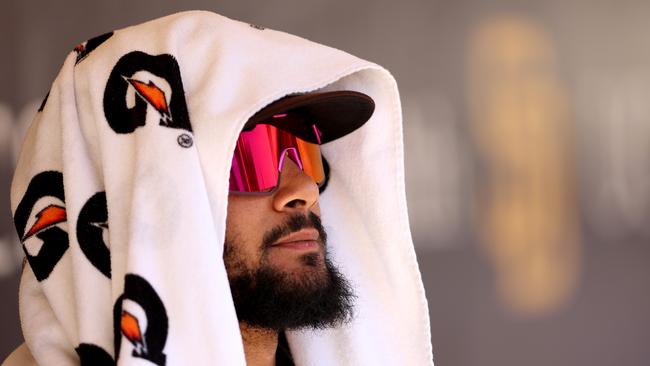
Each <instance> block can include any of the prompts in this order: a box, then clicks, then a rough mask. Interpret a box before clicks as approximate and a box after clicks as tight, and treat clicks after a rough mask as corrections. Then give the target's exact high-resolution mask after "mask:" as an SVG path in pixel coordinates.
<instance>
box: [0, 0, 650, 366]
mask: <svg viewBox="0 0 650 366" xmlns="http://www.w3.org/2000/svg"><path fill="white" fill-rule="evenodd" d="M189 9H205V10H212V11H215V12H217V13H220V14H222V15H225V16H228V17H230V18H234V19H238V20H242V21H246V22H249V23H254V24H257V25H261V26H264V27H267V28H272V29H276V30H282V31H286V32H289V33H293V34H296V35H299V36H302V37H304V38H308V39H311V40H313V41H316V42H319V43H323V44H326V45H330V46H333V47H336V48H339V49H342V50H345V51H347V52H350V53H352V54H354V55H357V56H359V57H362V58H365V59H368V60H371V61H374V62H376V63H379V64H381V65H382V66H384V67H386V68H388V69H389V70H390V71H391V72H392V73H393V75H394V76H395V77H396V79H397V81H398V84H399V86H400V92H401V96H402V106H403V111H404V133H405V150H406V151H405V153H406V175H407V195H408V200H409V211H410V218H411V225H412V231H413V237H414V241H415V245H416V250H417V254H418V259H419V263H420V269H421V272H422V276H423V281H424V285H425V287H426V291H427V297H428V300H429V309H430V315H431V331H432V342H433V350H434V354H435V362H436V365H437V366H443V365H445V366H446V365H466V366H472V365H477V366H478V365H481V366H491V365H494V366H497V365H498V366H503V365H528V366H535V365H540V366H541V365H555V366H561V365H590V366H599V365H647V364H648V362H649V361H648V360H650V344H649V343H650V312H649V310H650V265H648V264H649V263H650V221H649V219H650V23H649V22H648V21H647V20H648V19H649V18H650V3H649V2H647V1H633V0H618V1H614V0H595V1H594V0H589V1H587V0H562V1H560V0H544V1H542V0H536V1H535V0H530V1H511V0H502V1H497V0H438V1H422V0H402V1H399V2H397V1H389V0H357V1H351V2H344V1H327V0H308V1H304V0H303V1H298V0H282V1H280V0H278V1H266V2H252V1H242V0H239V1H200V0H186V1H183V2H178V1H173V0H166V1H153V0H152V1H141V0H128V1H127V0H114V1H110V2H109V1H104V2H90V1H82V0H59V1H56V2H49V1H33V0H27V1H25V0H0V30H1V31H0V49H2V50H3V52H2V57H0V174H1V175H0V299H1V300H0V324H3V331H2V332H1V334H0V359H4V358H5V357H6V355H8V354H9V353H10V351H11V350H12V349H13V348H15V347H16V346H17V345H18V344H19V343H21V342H22V336H21V334H20V325H19V320H18V310H17V307H18V304H17V291H18V271H19V269H20V263H21V259H22V256H23V254H22V249H21V246H20V244H19V242H18V239H17V237H16V234H15V232H14V230H13V226H12V221H11V212H10V209H9V198H8V197H9V184H10V180H11V175H12V172H13V166H14V161H15V159H16V153H17V149H18V146H19V144H20V141H21V138H22V135H23V133H24V131H25V128H26V126H27V125H28V124H29V122H30V121H31V118H32V117H33V115H34V114H35V112H36V110H37V108H38V106H39V104H40V102H41V100H42V99H43V97H44V96H45V94H46V93H47V91H48V89H49V87H50V84H51V82H52V80H53V79H54V77H55V75H56V73H57V72H58V70H59V68H60V66H61V64H62V62H63V59H64V58H65V55H66V54H67V53H68V52H69V50H71V49H72V48H73V47H74V46H75V45H76V44H78V43H80V42H82V41H84V40H86V39H88V38H91V37H93V36H96V35H99V34H102V33H105V32H107V31H110V30H113V29H118V28H121V27H124V26H127V25H131V24H135V23H139V22H142V21H145V20H149V19H152V18H156V17H159V16H163V15H166V14H169V13H172V12H175V11H180V10H189Z"/></svg>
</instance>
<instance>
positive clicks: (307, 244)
mask: <svg viewBox="0 0 650 366" xmlns="http://www.w3.org/2000/svg"><path fill="white" fill-rule="evenodd" d="M273 247H274V248H286V249H294V250H311V249H318V248H319V245H318V242H317V241H315V240H304V241H291V242H288V243H279V244H276V245H274V246H273Z"/></svg>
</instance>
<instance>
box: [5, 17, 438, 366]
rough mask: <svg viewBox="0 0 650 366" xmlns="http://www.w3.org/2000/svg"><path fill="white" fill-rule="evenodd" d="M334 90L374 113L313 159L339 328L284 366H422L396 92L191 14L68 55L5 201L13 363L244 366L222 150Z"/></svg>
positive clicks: (419, 292) (314, 55) (368, 74)
mask: <svg viewBox="0 0 650 366" xmlns="http://www.w3.org/2000/svg"><path fill="white" fill-rule="evenodd" d="M332 90H352V91H359V92H362V93H365V94H367V95H369V96H371V97H372V99H374V101H375V104H376V108H375V112H374V114H373V116H372V118H371V119H370V120H369V121H368V122H367V123H366V124H365V125H363V127H361V128H359V129H358V130H356V131H354V132H353V133H351V134H349V135H347V136H344V137H342V138H340V139H337V140H335V141H332V142H328V143H326V144H324V145H323V146H322V151H323V155H324V156H325V157H326V158H327V160H328V162H329V165H330V177H329V181H328V186H327V189H326V190H325V191H324V192H323V193H322V194H321V197H320V206H321V212H322V222H323V225H324V226H325V228H326V229H327V231H328V238H329V240H328V243H329V244H328V245H329V251H330V253H331V256H332V259H333V261H334V262H335V263H336V264H337V266H338V268H339V270H340V271H341V272H342V273H343V274H344V275H345V276H346V277H347V278H348V280H349V281H350V283H351V284H352V286H353V288H354V291H355V294H356V296H357V298H356V301H355V316H354V318H353V320H352V321H351V322H350V323H348V324H345V325H342V326H340V327H335V328H329V329H325V330H297V331H288V332H287V340H288V344H289V346H290V350H291V354H292V355H293V358H294V361H295V363H296V365H432V364H433V362H432V350H431V344H430V331H429V319H428V308H427V303H426V298H425V296H424V290H423V286H422V281H421V278H420V272H419V270H418V265H417V262H416V257H415V252H414V249H413V244H412V240H411V236H410V231H409V226H408V217H407V210H406V199H405V191H404V168H403V148H402V130H401V127H402V126H401V110H400V101H399V95H398V91H397V86H396V83H395V80H394V79H393V77H392V76H391V75H390V73H389V72H388V71H386V70H385V69H384V68H382V67H380V66H378V65H376V64H374V63H371V62H368V61H365V60H362V59H359V58H357V57H354V56H352V55H350V54H347V53H345V52H342V51H340V50H337V49H334V48H330V47H326V46H323V45H320V44H317V43H314V42H310V41H308V40H305V39H302V38H299V37H296V36H293V35H289V34H286V33H283V32H278V31H274V30H271V29H264V28H262V27H258V26H253V25H249V24H246V23H242V22H239V21H234V20H231V19H228V18H225V17H223V16H220V15H217V14H214V13H210V12H204V11H191V12H183V13H178V14H173V15H170V16H167V17H164V18H160V19H157V20H153V21H150V22H147V23H143V24H140V25H137V26H133V27H129V28H125V29H121V30H117V31H114V32H111V33H107V34H105V35H102V36H99V37H96V38H94V39H91V40H89V41H87V42H84V43H82V44H80V45H79V46H77V47H76V48H75V49H74V51H72V52H71V53H70V54H69V55H68V57H67V58H66V60H65V62H64V64H63V67H62V69H61V71H60V73H59V75H58V76H57V78H56V80H55V81H54V83H53V85H52V88H51V90H50V92H49V94H48V96H47V98H46V100H45V101H44V102H43V104H42V106H41V107H40V109H39V112H38V113H37V115H36V117H35V119H34V121H33V123H32V125H31V127H30V129H29V131H28V133H27V136H26V139H25V142H24V145H23V150H22V153H21V155H20V159H19V163H18V166H17V169H16V173H15V176H14V180H13V184H12V189H11V202H12V207H11V209H12V212H13V214H14V221H15V224H16V229H17V232H18V235H19V236H20V239H21V241H22V245H23V247H24V250H25V254H26V265H25V266H24V269H23V273H22V278H21V286H20V295H19V299H20V315H21V320H22V330H23V333H24V336H25V345H23V346H21V347H20V348H19V350H18V352H17V353H15V354H14V356H12V357H14V358H13V360H18V359H19V358H20V357H24V358H25V359H28V358H33V362H35V363H37V364H39V365H58V366H66V365H79V364H82V365H99V366H102V365H114V364H119V365H145V364H146V365H243V364H245V358H244V351H243V346H242V339H241V335H240V329H239V326H238V321H237V316H236V313H235V308H234V305H233V301H232V296H231V293H230V287H229V283H228V278H227V276H226V271H225V267H224V263H223V259H222V254H223V242H224V235H225V225H226V212H227V211H226V210H227V204H228V177H229V172H230V165H231V160H232V154H233V151H234V148H235V142H236V139H237V137H238V135H239V132H240V131H241V129H242V127H243V126H244V124H245V123H246V121H247V120H248V119H249V118H250V117H251V116H253V115H254V114H255V113H256V112H257V111H259V110H260V109H261V108H263V107H264V106H266V105H268V104H269V103H271V102H273V101H275V100H278V99H280V98H282V97H284V96H286V95H289V94H295V93H307V92H313V91H332ZM11 362H12V361H11V358H10V360H8V361H7V364H11Z"/></svg>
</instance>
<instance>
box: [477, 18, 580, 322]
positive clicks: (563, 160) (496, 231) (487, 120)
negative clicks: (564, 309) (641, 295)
mask: <svg viewBox="0 0 650 366" xmlns="http://www.w3.org/2000/svg"><path fill="white" fill-rule="evenodd" d="M468 48H469V49H468V60H467V66H468V69H467V81H468V98H469V100H468V101H469V107H470V111H469V112H470V119H471V126H472V130H473V135H474V139H475V143H476V145H477V151H478V153H479V159H480V160H481V162H482V163H483V165H482V166H483V167H484V168H485V170H484V171H483V173H485V177H484V178H483V180H482V181H481V182H480V183H481V184H480V191H479V192H478V197H479V216H478V222H479V230H480V233H481V238H482V243H483V248H484V249H485V253H487V255H488V257H489V259H490V260H491V262H492V264H493V265H494V271H495V278H496V285H497V289H498V292H499V294H500V298H501V299H502V300H503V301H504V303H505V305H506V306H507V308H508V309H509V310H510V311H512V312H514V313H516V314H517V315H521V316H537V315H543V314H546V313H549V312H552V311H554V310H556V309H558V308H560V307H561V306H562V305H563V304H565V303H566V302H567V301H568V300H569V299H570V297H571V294H572V293H573V292H574V291H575V288H576V285H577V281H578V277H579V272H580V238H579V234H578V228H577V207H576V205H577V198H576V194H575V191H574V186H575V183H574V178H573V170H572V165H571V161H572V158H571V156H570V150H571V144H572V138H571V136H570V133H569V132H570V128H569V126H568V123H569V122H570V120H569V118H570V117H569V115H570V113H569V110H568V105H567V97H566V94H565V91H564V90H563V87H562V83H561V81H560V80H559V77H558V75H557V72H556V64H555V63H556V61H555V53H554V52H555V50H554V46H553V43H552V41H551V40H550V38H549V37H548V35H547V34H546V33H545V31H544V28H543V27H541V26H539V25H537V24H535V23H534V22H533V21H532V20H530V19H528V18H525V17H522V16H517V15H502V16H498V17H493V18H489V19H486V20H485V21H483V22H482V23H480V24H479V25H478V26H477V27H476V29H475V30H474V32H473V33H472V35H471V38H470V39H469V43H468Z"/></svg>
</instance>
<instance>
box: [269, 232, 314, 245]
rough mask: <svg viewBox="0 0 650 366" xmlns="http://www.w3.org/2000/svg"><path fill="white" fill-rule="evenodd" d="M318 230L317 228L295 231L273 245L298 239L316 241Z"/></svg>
mask: <svg viewBox="0 0 650 366" xmlns="http://www.w3.org/2000/svg"><path fill="white" fill-rule="evenodd" d="M318 238H319V235H318V230H316V229H302V230H299V231H296V232H293V233H291V234H289V235H287V236H284V237H282V238H280V239H279V240H278V241H276V242H275V243H274V244H273V245H280V244H286V243H291V242H296V241H312V240H313V241H316V240H318Z"/></svg>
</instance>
